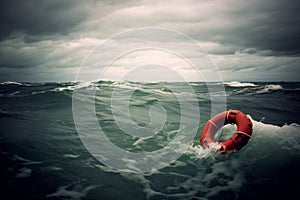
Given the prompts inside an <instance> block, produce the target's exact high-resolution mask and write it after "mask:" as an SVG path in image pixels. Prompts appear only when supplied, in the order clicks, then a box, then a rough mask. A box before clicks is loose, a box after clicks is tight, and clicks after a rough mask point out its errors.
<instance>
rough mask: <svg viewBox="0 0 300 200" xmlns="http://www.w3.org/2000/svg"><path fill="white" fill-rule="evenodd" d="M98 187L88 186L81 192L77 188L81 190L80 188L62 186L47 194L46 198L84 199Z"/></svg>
mask: <svg viewBox="0 0 300 200" xmlns="http://www.w3.org/2000/svg"><path fill="white" fill-rule="evenodd" d="M97 187H99V185H89V186H87V187H85V188H83V189H82V190H78V188H82V186H78V187H74V188H73V187H72V185H64V186H60V187H59V188H58V189H57V190H56V192H54V193H52V194H48V195H47V196H46V197H47V198H52V197H57V198H59V199H74V200H80V199H83V198H85V197H86V195H87V194H88V193H89V192H90V191H91V190H93V189H95V188H97Z"/></svg>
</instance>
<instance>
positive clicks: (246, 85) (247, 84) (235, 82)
mask: <svg viewBox="0 0 300 200" xmlns="http://www.w3.org/2000/svg"><path fill="white" fill-rule="evenodd" d="M224 84H225V85H228V86H231V87H255V86H257V85H255V84H254V83H246V82H243V83H242V82H238V81H231V82H225V83H224Z"/></svg>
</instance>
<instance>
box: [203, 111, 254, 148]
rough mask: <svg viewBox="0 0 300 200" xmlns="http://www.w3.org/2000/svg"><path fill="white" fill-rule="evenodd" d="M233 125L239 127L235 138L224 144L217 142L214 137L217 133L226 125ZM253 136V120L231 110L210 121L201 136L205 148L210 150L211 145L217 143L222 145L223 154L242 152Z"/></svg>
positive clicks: (234, 135)
mask: <svg viewBox="0 0 300 200" xmlns="http://www.w3.org/2000/svg"><path fill="white" fill-rule="evenodd" d="M229 123H231V124H232V123H233V124H236V125H237V131H236V132H235V133H234V134H233V136H232V137H231V138H230V139H228V140H226V141H224V142H215V141H214V136H215V134H216V133H217V131H218V130H219V129H220V128H221V127H222V126H224V125H226V124H229ZM251 135H252V122H251V120H250V119H249V118H248V117H247V116H246V115H245V114H244V113H242V112H241V111H239V110H229V111H224V112H222V113H219V114H217V115H216V116H214V117H213V118H212V119H210V120H208V122H207V123H206V125H205V126H204V128H203V130H202V132H201V136H200V144H201V145H202V146H203V147H204V148H208V147H209V145H210V144H212V143H217V144H220V146H221V148H220V149H219V151H221V152H225V153H228V152H231V151H235V150H240V149H241V148H243V147H244V146H245V145H246V144H247V143H248V141H249V140H250V138H251Z"/></svg>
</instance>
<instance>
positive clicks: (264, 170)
mask: <svg viewBox="0 0 300 200" xmlns="http://www.w3.org/2000/svg"><path fill="white" fill-rule="evenodd" d="M185 84H188V85H189V86H190V87H192V89H193V93H189V92H184V90H183V89H181V90H177V91H180V92H177V93H176V94H175V92H174V91H172V90H170V89H169V88H182V87H183V86H184V84H183V83H167V82H157V83H141V82H129V81H122V82H116V81H100V82H89V83H80V82H66V83H18V82H3V83H0V105H1V107H0V120H1V123H0V126H1V127H0V174H1V179H0V183H1V188H0V191H1V194H0V195H1V196H0V199H222V200H226V199H270V198H272V199H290V198H292V197H293V196H296V195H297V194H298V190H299V188H300V183H299V178H300V172H299V169H300V126H299V124H300V119H299V111H300V105H299V100H300V83H287V82H272V83H267V82H266V83H264V82H255V83H254V82H253V83H252V82H251V83H250V82H249V83H245V82H237V81H234V82H225V83H203V82H193V83H185ZM214 84H215V85H220V84H221V85H223V86H224V89H225V90H224V91H225V93H221V94H222V95H223V97H224V98H225V99H226V105H225V106H226V109H227V110H229V109H237V110H241V111H242V112H244V113H246V114H248V115H249V117H251V119H252V122H253V134H252V138H251V139H250V141H249V143H248V144H247V145H246V146H245V147H244V148H243V149H242V150H240V151H238V152H234V153H232V154H229V155H220V154H218V153H217V152H215V151H214V150H213V149H203V148H202V147H201V146H200V144H199V137H200V132H201V130H202V128H203V126H204V125H205V123H206V122H207V120H209V119H210V118H211V114H212V113H211V106H212V100H211V98H212V94H211V93H210V91H209V90H208V88H209V85H214ZM78 88H80V89H81V90H89V89H93V90H94V91H95V94H94V96H93V97H89V98H86V97H82V98H83V99H85V100H82V101H83V103H86V102H85V101H88V100H89V99H93V102H94V107H95V113H96V117H97V120H98V123H99V126H101V128H102V130H103V131H104V132H105V134H106V135H107V138H109V140H110V141H111V142H112V143H113V144H114V145H116V146H117V147H118V148H122V149H124V150H126V151H130V152H143V151H145V152H151V151H156V150H158V149H160V148H163V147H164V146H166V145H167V144H168V143H170V142H171V141H172V140H173V139H174V138H175V136H176V134H179V133H178V132H177V130H178V129H179V127H180V119H181V118H180V114H181V109H189V108H181V107H180V103H178V99H177V97H178V96H180V95H182V96H184V97H186V98H189V97H190V98H193V99H196V100H197V102H196V103H197V104H194V106H195V105H197V106H199V116H200V119H199V126H198V129H197V130H195V131H194V132H190V133H189V134H191V135H192V138H193V139H192V141H191V145H190V146H189V147H188V148H184V149H181V147H180V145H179V146H178V148H177V149H174V151H179V152H181V156H180V157H179V158H178V159H176V160H174V161H172V162H170V163H168V164H167V166H166V167H163V168H160V169H157V170H154V171H149V172H144V173H133V172H126V171H122V170H118V169H116V168H113V167H111V166H107V165H105V164H103V162H100V161H99V160H98V159H96V158H95V157H94V156H93V155H92V154H91V153H90V151H88V149H87V148H86V147H85V146H84V144H83V142H82V140H81V139H80V137H79V134H78V131H77V130H76V127H75V122H74V118H73V114H74V113H73V112H72V97H73V96H72V95H73V92H74V90H76V89H78ZM115 90H117V91H122V92H126V91H131V97H130V99H129V101H128V106H129V108H128V110H129V113H130V121H132V122H134V123H135V125H136V126H138V127H142V128H143V127H146V126H147V125H148V124H149V123H151V120H152V119H151V116H150V115H149V109H150V108H151V107H152V106H153V105H156V104H159V105H160V106H161V107H163V110H164V112H165V113H164V114H166V118H165V121H164V123H163V125H162V126H161V127H159V130H158V133H157V134H156V135H155V137H154V136H153V137H152V136H147V137H138V136H132V135H130V134H128V133H124V131H123V132H122V131H120V127H119V124H118V123H122V121H123V122H124V123H125V122H126V123H127V121H128V119H125V118H124V115H122V114H120V115H119V116H118V117H116V115H118V113H117V112H116V111H114V110H113V109H112V106H113V103H112V96H113V95H114V93H113V91H115ZM215 92H218V91H215ZM116 106H117V105H116ZM189 112H193V110H189ZM122 117H123V118H122ZM116 119H117V120H119V121H121V122H116ZM85 120H86V121H87V122H89V120H91V118H90V116H89V115H87V116H86V119H85ZM129 128H130V127H129ZM235 129H236V127H235V126H234V125H226V126H224V127H223V128H222V129H221V130H220V131H219V132H218V139H220V140H226V139H228V138H229V137H230V136H231V135H232V133H233V132H234V130H235ZM87 136H88V135H87ZM141 162H142V161H141Z"/></svg>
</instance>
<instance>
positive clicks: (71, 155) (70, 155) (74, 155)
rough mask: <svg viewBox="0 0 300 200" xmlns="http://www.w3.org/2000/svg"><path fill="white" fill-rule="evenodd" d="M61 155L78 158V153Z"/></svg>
mask: <svg viewBox="0 0 300 200" xmlns="http://www.w3.org/2000/svg"><path fill="white" fill-rule="evenodd" d="M63 156H64V157H65V158H78V157H79V156H80V155H78V154H65V155H63Z"/></svg>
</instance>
